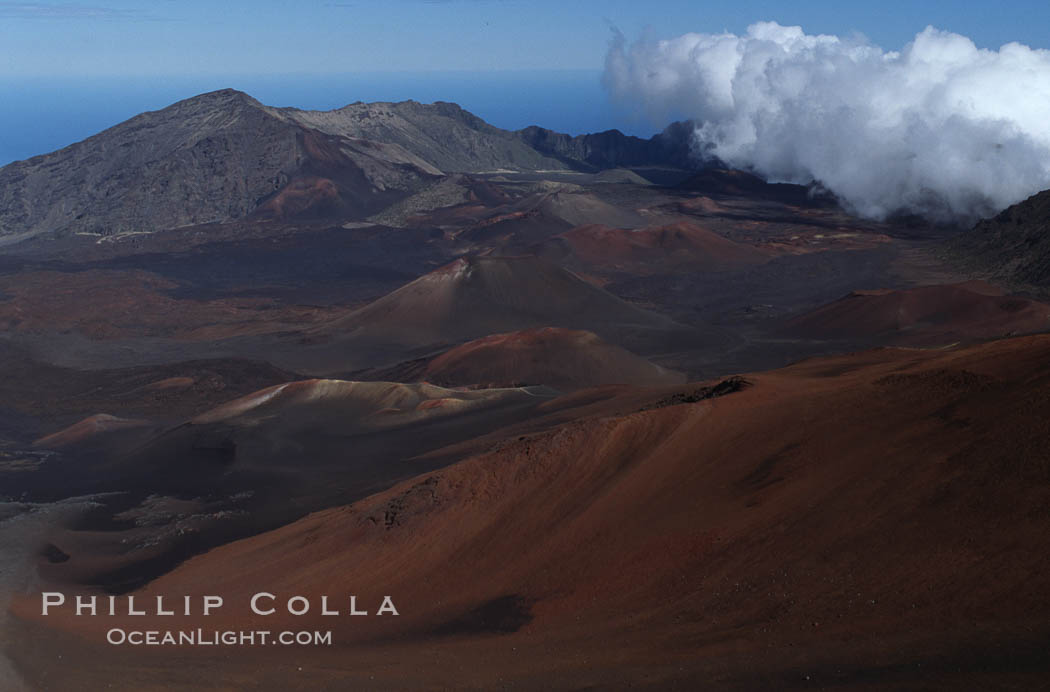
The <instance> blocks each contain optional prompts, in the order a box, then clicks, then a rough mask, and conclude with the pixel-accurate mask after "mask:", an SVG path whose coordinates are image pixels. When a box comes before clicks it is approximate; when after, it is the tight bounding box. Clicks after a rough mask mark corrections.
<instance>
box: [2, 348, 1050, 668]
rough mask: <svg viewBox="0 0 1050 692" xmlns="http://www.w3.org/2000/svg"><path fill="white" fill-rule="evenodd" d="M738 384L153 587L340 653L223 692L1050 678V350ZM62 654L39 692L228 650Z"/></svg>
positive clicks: (909, 358)
mask: <svg viewBox="0 0 1050 692" xmlns="http://www.w3.org/2000/svg"><path fill="white" fill-rule="evenodd" d="M752 379H753V381H754V386H752V387H749V388H746V389H744V390H743V391H740V392H738V393H735V394H732V395H729V396H723V397H720V398H717V399H713V400H705V401H700V402H698V403H693V404H682V405H673V404H674V402H673V401H668V402H666V403H667V404H669V405H664V406H657V407H655V408H651V407H647V408H648V409H649V410H645V411H639V412H637V413H633V414H628V415H617V416H611V417H610V416H601V415H598V416H596V417H590V418H584V419H581V420H577V421H574V422H570V423H568V424H566V425H563V426H560V427H558V428H555V429H553V430H551V431H549V432H545V433H539V434H536V435H526V436H522V437H520V438H515V439H513V440H509V441H507V442H506V443H504V444H502V445H500V446H498V447H496V448H494V449H492V450H491V451H490V452H488V453H485V454H482V455H481V456H477V457H475V458H473V459H470V460H467V461H464V462H461V463H459V464H457V465H455V466H452V467H448V468H445V469H442V470H440V471H437V472H434V473H432V474H428V475H425V476H421V477H418V478H415V479H412V480H410V481H408V482H405V483H403V484H401V485H399V486H395V487H394V488H392V489H391V490H389V491H387V492H384V493H380V494H378V495H375V496H373V497H370V498H367V499H365V500H362V501H360V502H357V503H355V504H353V505H351V506H348V507H343V508H339V509H333V510H329V511H324V512H320V513H317V514H315V515H312V516H309V517H307V518H305V519H303V520H301V521H299V522H297V523H295V524H292V525H289V526H287V527H285V528H282V529H280V530H277V531H273V532H270V533H266V534H262V535H259V536H256V537H253V538H250V539H247V540H243V541H239V542H237V543H234V544H230V545H228V546H225V547H223V548H220V549H217V550H214V551H212V552H210V553H208V554H206V555H202V556H199V557H197V558H194V559H192V560H190V561H188V562H187V563H185V564H183V565H182V566H181V567H179V568H178V569H176V570H175V571H174V572H172V573H170V574H169V575H167V576H165V577H163V578H161V579H160V580H158V581H156V582H155V583H154V584H152V585H151V586H150V587H149V588H148V589H146V590H145V591H143V592H142V594H141V595H142V596H144V597H149V596H152V595H154V594H186V593H189V594H222V595H224V596H225V597H226V598H227V603H230V604H232V605H231V606H230V607H229V608H227V609H226V610H225V611H224V612H223V614H222V615H220V616H218V617H216V616H212V617H209V618H207V622H206V623H204V622H203V620H204V619H203V618H180V626H183V627H185V626H189V625H190V624H192V626H197V625H198V624H200V625H204V624H206V625H207V626H208V627H209V628H213V627H214V628H219V629H222V628H224V627H231V628H234V629H242V628H249V627H251V628H257V626H259V625H262V624H265V625H266V629H273V630H276V629H278V628H283V627H286V626H287V627H293V626H294V628H295V629H300V628H320V629H331V630H332V631H333V633H334V640H335V642H337V645H336V646H334V647H332V648H331V649H326V648H320V649H307V650H300V651H299V652H297V654H296V657H295V665H292V666H285V667H282V666H268V667H267V669H266V678H265V679H263V678H260V677H259V673H258V671H257V670H254V669H253V665H254V664H253V663H252V661H258V660H261V659H260V657H265V656H272V651H270V652H266V651H262V650H254V651H244V652H243V655H238V656H237V657H234V658H232V659H231V658H226V659H225V662H224V663H222V664H220V665H223V666H225V668H226V669H228V670H229V671H230V672H229V676H227V677H225V678H224V679H225V680H226V681H227V682H229V681H230V680H236V681H238V682H239V683H243V684H251V685H254V686H256V687H261V688H273V689H278V688H281V687H282V686H284V687H287V686H289V685H295V684H298V685H300V686H301V685H313V686H315V687H324V686H326V685H334V684H336V682H337V681H338V684H340V685H343V686H346V685H350V686H353V685H355V684H358V685H361V686H366V687H369V688H372V689H397V688H400V689H406V688H448V687H454V688H461V689H462V688H490V687H493V686H499V685H510V684H513V685H514V686H516V687H521V688H529V689H534V688H541V687H542V688H545V689H552V688H558V689H581V688H588V687H596V688H623V687H626V686H628V685H629V684H630V685H635V686H637V687H640V688H643V689H667V688H669V687H671V686H675V685H676V684H677V686H679V687H681V688H683V689H697V688H700V687H704V688H712V687H714V688H724V689H771V688H777V689H784V688H804V687H805V688H808V687H812V686H814V685H816V686H820V687H824V688H827V687H835V686H841V687H849V688H850V689H857V688H864V689H886V688H894V689H905V688H906V689H930V688H940V689H960V688H971V689H972V688H978V687H987V686H988V685H989V684H991V683H993V682H995V683H997V684H1000V685H1001V684H1013V685H1016V686H1018V687H1021V688H1024V687H1030V686H1031V685H1032V684H1034V683H1035V682H1037V681H1039V680H1043V681H1045V676H1046V675H1047V674H1048V673H1050V656H1048V655H1047V649H1046V646H1045V643H1046V641H1047V639H1046V637H1047V634H1048V632H1047V627H1046V622H1047V621H1048V620H1047V618H1048V617H1050V588H1048V586H1050V584H1048V583H1047V579H1048V577H1047V575H1048V574H1050V557H1048V556H1050V514H1048V513H1047V510H1046V508H1047V507H1048V506H1050V454H1048V452H1047V445H1046V440H1047V439H1048V438H1050V424H1048V421H1050V337H1046V336H1035V337H1024V338H1018V339H1012V340H1005V341H998V342H992V343H988V344H983V345H980V346H976V347H970V348H965V349H956V350H951V351H916V350H899V349H881V350H875V351H869V352H863V353H859V354H851V355H847V356H842V357H836V358H830V359H819V360H810V361H805V362H803V363H800V364H798V365H795V366H792V367H790V368H787V369H784V370H780V371H773V372H769V373H765V374H761V375H758V376H755V377H753V378H752ZM261 588H265V590H267V591H270V592H273V593H275V594H281V595H284V596H288V595H306V596H311V597H313V598H314V599H315V600H314V603H315V604H318V603H319V601H318V600H317V597H319V596H320V595H322V594H332V595H333V598H336V597H338V598H339V599H341V600H342V599H344V598H345V595H346V594H350V593H353V594H357V595H358V602H359V605H364V606H365V607H366V608H368V609H369V610H371V611H372V612H375V609H376V608H377V607H378V604H379V601H380V600H381V598H382V596H384V595H390V596H391V597H392V598H393V599H394V600H395V602H396V603H397V607H398V609H399V611H400V613H401V615H400V616H399V617H396V618H395V617H369V618H354V617H348V616H342V617H324V616H321V615H320V614H319V613H318V612H317V611H318V606H317V605H315V609H314V610H313V611H311V613H310V614H309V615H307V616H303V617H291V616H288V615H275V616H272V617H269V618H266V619H265V620H263V621H261V622H260V621H259V620H258V619H257V618H256V619H253V618H252V617H250V616H247V615H246V613H247V612H248V611H247V606H246V604H245V603H246V599H247V598H248V597H250V595H251V594H252V593H254V592H256V591H258V590H260V589H261ZM342 602H343V603H344V605H343V606H342V608H343V609H344V610H345V608H346V606H345V600H343V601H342ZM37 607H38V604H37V602H36V601H34V600H32V599H27V600H26V601H25V602H23V603H21V604H20V605H19V606H18V607H17V612H18V614H19V615H20V616H21V617H22V618H23V619H33V620H36V621H37V623H38V624H37V625H35V626H36V627H41V626H43V625H44V624H46V625H47V626H50V627H55V626H61V627H69V628H71V629H73V630H76V631H80V632H81V633H82V634H85V635H86V636H88V637H90V640H91V641H92V642H95V641H98V642H101V637H102V632H103V630H104V628H107V627H112V626H117V623H121V622H123V620H122V619H121V618H116V619H113V618H107V619H106V622H104V623H98V622H94V621H89V620H88V619H86V618H80V619H76V618H68V619H66V620H62V619H60V618H49V619H48V620H47V622H46V623H41V622H40V618H39V617H38V616H36V615H35V613H36V610H37ZM131 620H134V618H132V619H131ZM28 631H29V632H32V631H34V630H33V629H32V627H30V629H29V630H28ZM51 653H52V659H53V654H54V652H53V651H52V652H51ZM63 653H64V654H65V655H66V656H67V657H71V658H67V659H66V660H70V664H69V666H63V667H61V669H55V668H54V667H53V666H50V665H49V666H48V674H49V676H50V677H49V678H48V680H49V681H51V682H52V683H53V684H54V683H55V682H60V680H58V679H57V678H55V677H54V676H55V675H58V676H59V677H62V676H66V677H69V676H71V675H72V676H78V675H79V676H81V677H80V679H81V680H83V679H84V678H83V674H81V673H70V672H69V671H70V670H73V669H75V666H74V664H75V663H76V660H78V659H81V660H83V657H85V656H108V657H109V658H110V659H112V660H113V661H114V662H115V663H117V664H119V665H120V666H121V668H122V670H125V671H127V670H128V668H127V667H130V668H131V673H128V674H130V675H132V677H134V676H143V675H149V674H150V671H152V674H159V673H158V671H159V672H160V673H166V674H169V675H170V676H171V677H169V678H166V679H168V680H169V681H175V680H181V681H182V682H183V683H185V684H187V685H190V684H192V683H194V682H197V683H198V684H200V683H202V682H207V681H208V680H209V679H211V680H213V679H214V675H215V672H214V670H211V669H209V671H208V672H207V673H204V672H203V667H202V666H203V663H204V662H209V663H212V664H219V661H220V659H219V658H217V657H218V656H221V654H216V653H214V652H207V651H201V650H200V649H198V650H193V651H191V650H182V651H174V650H173V651H168V652H151V653H149V654H143V653H142V652H138V651H135V652H130V653H124V652H121V651H120V650H118V649H117V648H115V647H107V646H106V645H105V644H101V643H98V644H84V643H81V644H79V645H76V646H74V645H70V646H69V647H68V650H67V651H64V652H63ZM241 653H242V652H239V654H241ZM22 656H23V657H29V658H31V656H30V654H29V653H28V652H27V651H23V652H22ZM52 659H49V660H52ZM23 660H27V659H25V658H23ZM177 661H182V663H181V664H180V665H176V662H177ZM186 661H197V662H198V663H200V664H201V665H200V666H187V665H185V662H186ZM38 665H40V664H39V662H38ZM296 666H298V669H297V668H296ZM194 669H197V670H199V672H196V673H195V672H194ZM205 676H207V677H205ZM129 679H130V678H129ZM210 684H212V685H213V686H214V682H212V683H210Z"/></svg>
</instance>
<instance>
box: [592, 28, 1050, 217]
mask: <svg viewBox="0 0 1050 692" xmlns="http://www.w3.org/2000/svg"><path fill="white" fill-rule="evenodd" d="M605 84H606V87H607V88H608V89H609V90H610V92H611V94H612V95H613V97H614V98H616V99H618V100H620V101H622V102H625V103H633V104H635V105H636V106H638V107H639V108H641V109H644V111H645V112H646V113H648V115H649V116H650V117H651V118H653V119H654V120H657V121H659V120H662V119H667V118H671V117H688V118H692V119H694V120H695V121H696V123H697V130H696V136H695V146H696V150H697V152H698V154H706V155H713V156H716V157H718V158H719V159H721V160H723V161H725V162H726V163H727V164H729V165H731V166H734V167H739V168H748V169H751V170H754V171H756V172H758V173H760V174H762V175H764V176H766V177H767V178H770V179H773V180H778V181H789V182H798V183H806V182H809V181H811V180H818V181H820V182H821V183H823V184H824V185H825V186H826V187H828V188H829V189H831V190H832V191H834V192H835V193H836V194H837V195H839V197H840V198H841V199H843V200H844V201H845V202H846V203H847V204H848V205H849V206H851V207H852V208H853V209H854V210H855V211H856V212H858V213H860V214H862V215H864V216H869V217H874V218H881V217H885V216H886V215H888V214H892V213H894V212H897V211H910V212H918V213H922V214H925V215H927V216H930V217H933V218H936V219H938V220H953V219H954V220H959V219H972V218H973V217H976V216H981V215H986V214H988V213H990V212H993V211H996V210H998V209H1001V208H1003V207H1005V206H1008V205H1010V204H1012V203H1014V202H1017V201H1019V200H1021V199H1024V198H1025V197H1027V196H1028V195H1031V194H1033V193H1035V192H1038V191H1039V190H1042V189H1045V188H1048V187H1050V51H1045V50H1033V49H1031V48H1028V47H1027V46H1023V45H1020V44H1017V43H1011V44H1007V45H1005V46H1003V47H1002V48H1000V49H999V50H998V51H989V50H979V49H978V48H977V47H976V46H975V45H974V44H973V42H972V41H971V40H970V39H968V38H966V37H965V36H960V35H958V34H952V33H947V32H942V31H938V30H936V29H934V28H932V27H930V28H927V29H926V30H925V31H923V32H921V33H920V34H918V35H917V36H916V37H915V40H914V41H913V42H912V43H910V44H908V45H907V46H905V47H904V49H903V50H901V51H900V52H886V51H883V50H882V49H881V48H879V47H877V46H873V45H871V44H870V43H867V42H865V41H864V40H863V39H861V38H854V39H846V38H840V37H837V36H825V35H820V36H813V35H807V34H805V33H804V32H803V31H802V29H801V28H799V27H785V26H780V25H779V24H776V23H773V22H763V23H758V24H754V25H752V26H751V27H749V28H748V30H747V33H746V34H745V35H743V36H736V35H733V34H685V35H683V36H680V37H678V38H674V39H670V40H664V41H653V40H647V39H643V40H640V41H638V42H636V43H633V44H631V45H628V44H627V42H626V41H625V40H624V39H623V37H622V36H618V37H617V39H616V40H614V42H613V45H612V46H611V48H610V51H609V54H608V55H607V58H606V70H605Z"/></svg>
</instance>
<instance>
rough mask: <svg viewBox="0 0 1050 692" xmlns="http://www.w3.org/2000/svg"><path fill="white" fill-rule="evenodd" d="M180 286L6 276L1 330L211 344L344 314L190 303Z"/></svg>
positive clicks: (60, 275)
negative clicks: (180, 294)
mask: <svg viewBox="0 0 1050 692" xmlns="http://www.w3.org/2000/svg"><path fill="white" fill-rule="evenodd" d="M176 288H178V284H176V283H175V282H173V281H171V280H169V279H166V278H164V277H161V276H159V275H157V274H153V273H150V272H145V271H141V270H127V271H112V270H88V271H82V272H57V271H27V272H21V273H18V274H11V275H7V276H0V330H2V331H19V332H32V333H42V332H44V333H46V332H49V331H59V332H63V331H77V332H80V333H81V334H83V335H84V336H87V337H90V338H93V339H112V338H129V337H141V336H164V337H173V338H178V339H187V340H209V339H222V338H227V337H231V336H236V335H245V334H260V333H270V332H274V331H281V330H286V329H290V328H296V327H303V326H305V325H307V324H310V323H314V322H318V321H323V320H327V319H331V318H332V317H334V316H336V315H339V314H344V313H345V310H342V309H338V308H323V307H310V306H283V305H280V304H279V303H277V302H276V301H273V300H269V299H264V298H230V299H219V300H191V299H184V298H178V297H175V296H173V295H172V294H171V293H170V292H171V291H173V290H174V289H176Z"/></svg>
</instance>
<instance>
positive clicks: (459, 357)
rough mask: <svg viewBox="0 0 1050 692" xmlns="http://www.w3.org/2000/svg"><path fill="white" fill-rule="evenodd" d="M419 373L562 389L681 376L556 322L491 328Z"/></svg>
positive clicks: (438, 379) (445, 382)
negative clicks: (514, 328) (508, 329)
mask: <svg viewBox="0 0 1050 692" xmlns="http://www.w3.org/2000/svg"><path fill="white" fill-rule="evenodd" d="M421 377H422V378H423V379H424V380H426V381H427V382H433V383H434V384H439V385H442V386H464V385H480V386H486V387H507V386H517V385H522V384H545V385H548V386H551V387H554V388H555V389H558V390H561V391H571V390H575V389H581V388H584V387H594V386H597V385H602V384H635V385H643V386H656V385H667V384H677V383H681V382H683V381H684V380H685V377H684V376H683V375H681V374H680V373H676V372H672V371H669V370H665V369H664V368H661V367H660V366H658V365H656V364H655V363H651V362H649V361H647V360H645V359H644V358H641V357H639V356H636V355H634V354H633V353H631V352H630V351H627V350H625V349H623V348H620V347H619V346H614V345H612V344H609V343H607V342H605V341H603V340H602V339H601V338H600V337H599V336H598V335H597V334H594V333H593V332H587V331H579V330H573V329H563V328H558V327H543V328H538V329H527V330H523V331H519V332H511V333H509V334H493V335H491V336H486V337H483V338H481V339H477V340H475V341H471V342H468V343H466V344H463V345H462V346H457V347H456V348H453V349H451V350H449V351H446V352H445V353H442V354H441V355H440V356H438V357H437V358H434V359H433V360H431V361H430V362H429V363H427V364H426V366H425V369H424V370H423V372H422V373H421Z"/></svg>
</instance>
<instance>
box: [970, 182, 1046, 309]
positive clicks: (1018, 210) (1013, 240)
mask: <svg viewBox="0 0 1050 692" xmlns="http://www.w3.org/2000/svg"><path fill="white" fill-rule="evenodd" d="M952 247H953V249H954V250H955V251H956V253H957V254H958V255H960V256H961V258H962V259H963V260H964V261H965V262H966V263H968V264H971V265H973V266H974V267H976V268H977V269H980V270H983V271H985V272H989V273H991V274H993V275H994V276H996V277H997V278H1000V279H1003V280H1006V281H1009V282H1011V283H1014V284H1020V285H1026V286H1032V287H1038V288H1039V289H1041V290H1042V291H1044V292H1045V291H1046V290H1047V288H1048V287H1050V190H1044V191H1043V192H1040V193H1038V194H1036V195H1032V196H1031V197H1029V198H1028V199H1026V200H1025V201H1023V202H1019V203H1018V204H1015V205H1013V206H1012V207H1009V208H1008V209H1005V210H1003V211H1002V212H1001V213H999V214H998V215H997V216H995V217H993V218H990V219H985V220H983V221H980V222H978V223H977V224H976V225H975V226H974V227H973V229H972V230H970V231H969V232H967V233H964V234H962V235H960V236H958V237H957V238H955V239H954V240H953V241H952Z"/></svg>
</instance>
